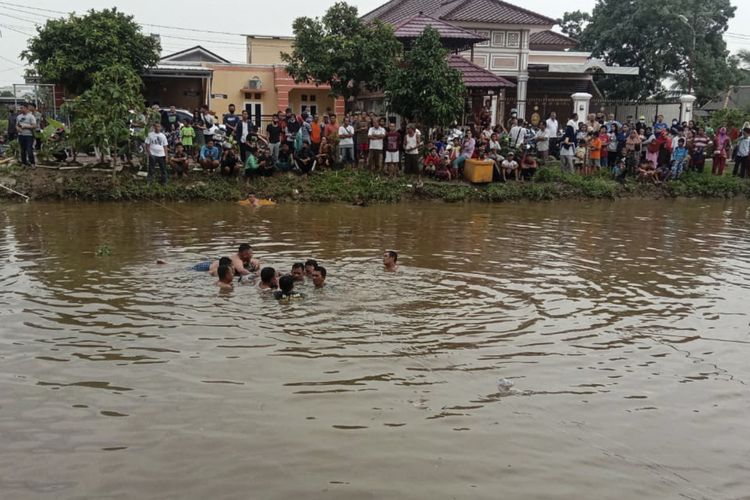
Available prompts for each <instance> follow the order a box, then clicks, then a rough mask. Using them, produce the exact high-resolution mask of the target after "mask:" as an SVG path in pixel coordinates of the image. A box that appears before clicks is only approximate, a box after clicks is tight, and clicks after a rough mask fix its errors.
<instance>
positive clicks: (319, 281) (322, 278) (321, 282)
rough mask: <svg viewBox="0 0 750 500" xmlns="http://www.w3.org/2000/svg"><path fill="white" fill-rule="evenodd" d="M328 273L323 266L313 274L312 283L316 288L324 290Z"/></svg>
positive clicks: (318, 267) (317, 268)
mask: <svg viewBox="0 0 750 500" xmlns="http://www.w3.org/2000/svg"><path fill="white" fill-rule="evenodd" d="M327 274H328V271H326V268H325V267H323V266H317V267H316V268H315V270H314V271H313V272H312V282H313V285H315V288H323V287H324V286H326V275H327Z"/></svg>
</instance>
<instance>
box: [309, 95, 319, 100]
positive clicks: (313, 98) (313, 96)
mask: <svg viewBox="0 0 750 500" xmlns="http://www.w3.org/2000/svg"><path fill="white" fill-rule="evenodd" d="M317 98H318V96H316V95H315V94H310V102H315V101H316V99H317Z"/></svg>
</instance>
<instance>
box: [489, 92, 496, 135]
mask: <svg viewBox="0 0 750 500" xmlns="http://www.w3.org/2000/svg"><path fill="white" fill-rule="evenodd" d="M490 118H491V120H492V122H491V124H492V128H495V125H497V96H496V95H494V94H493V95H492V104H490Z"/></svg>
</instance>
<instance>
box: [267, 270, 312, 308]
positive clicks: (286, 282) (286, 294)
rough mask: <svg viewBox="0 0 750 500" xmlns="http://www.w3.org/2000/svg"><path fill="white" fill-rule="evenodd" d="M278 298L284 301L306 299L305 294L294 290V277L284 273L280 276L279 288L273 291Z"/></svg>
mask: <svg viewBox="0 0 750 500" xmlns="http://www.w3.org/2000/svg"><path fill="white" fill-rule="evenodd" d="M273 296H274V298H276V300H279V301H282V302H292V301H295V300H302V299H304V298H305V297H304V295H302V294H301V293H298V292H295V291H294V278H292V277H291V276H290V275H288V274H287V275H284V276H282V277H281V278H279V290H277V291H275V292H274V293H273Z"/></svg>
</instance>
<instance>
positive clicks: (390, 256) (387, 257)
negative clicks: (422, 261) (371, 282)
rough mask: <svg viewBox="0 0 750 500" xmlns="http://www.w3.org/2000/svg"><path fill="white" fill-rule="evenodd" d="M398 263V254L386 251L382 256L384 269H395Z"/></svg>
mask: <svg viewBox="0 0 750 500" xmlns="http://www.w3.org/2000/svg"><path fill="white" fill-rule="evenodd" d="M397 262H398V253H396V252H394V251H393V250H388V251H386V252H385V253H384V254H383V265H384V266H385V268H386V269H395V268H396V263H397Z"/></svg>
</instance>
